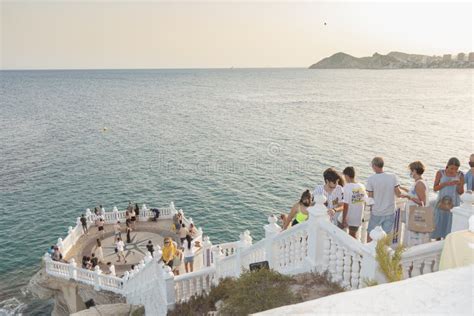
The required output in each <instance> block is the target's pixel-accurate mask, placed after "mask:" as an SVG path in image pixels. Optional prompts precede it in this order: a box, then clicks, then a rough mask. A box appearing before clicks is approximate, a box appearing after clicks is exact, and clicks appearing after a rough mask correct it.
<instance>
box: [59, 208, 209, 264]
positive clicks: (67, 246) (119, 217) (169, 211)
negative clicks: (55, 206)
mask: <svg viewBox="0 0 474 316" xmlns="http://www.w3.org/2000/svg"><path fill="white" fill-rule="evenodd" d="M159 210H160V217H159V218H158V220H166V219H172V218H173V216H174V215H175V214H176V213H178V210H176V208H175V207H174V203H173V202H171V203H170V206H169V207H165V208H159ZM125 212H126V211H119V210H118V209H117V207H115V206H114V207H113V210H112V211H111V212H102V213H101V214H100V215H99V216H97V215H95V214H93V213H91V211H90V209H86V211H85V213H84V215H85V217H86V219H87V225H88V227H91V226H92V225H93V224H94V223H95V221H96V220H97V219H98V218H99V217H101V218H102V219H104V221H105V223H106V224H115V223H116V222H117V221H121V222H122V223H124V222H125ZM179 212H182V210H179ZM182 213H183V212H182ZM154 217H155V214H154V213H153V212H152V211H151V210H150V209H148V208H147V207H146V205H145V204H143V205H142V208H141V210H140V214H139V217H138V218H139V220H140V221H148V220H150V219H152V218H154ZM183 222H184V223H185V224H186V225H188V226H189V224H190V223H192V222H193V221H192V218H186V217H185V216H184V213H183ZM197 232H198V233H197V236H196V237H195V240H199V241H202V229H201V228H198V229H197ZM83 234H84V233H83V230H82V224H81V219H80V217H78V218H77V219H76V226H74V228H73V227H72V226H69V228H68V234H67V236H66V237H65V238H64V239H62V238H58V242H57V244H56V245H57V246H58V247H59V250H60V251H61V254H62V255H63V256H64V257H66V256H67V255H68V252H69V250H71V248H72V247H73V246H74V245H75V244H76V242H77V241H78V240H79V238H81V236H82V235H83Z"/></svg>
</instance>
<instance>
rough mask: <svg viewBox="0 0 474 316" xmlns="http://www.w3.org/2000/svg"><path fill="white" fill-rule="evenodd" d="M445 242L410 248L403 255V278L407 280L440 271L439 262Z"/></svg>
mask: <svg viewBox="0 0 474 316" xmlns="http://www.w3.org/2000/svg"><path fill="white" fill-rule="evenodd" d="M443 244H444V240H440V241H435V242H430V243H427V244H422V245H418V246H415V247H411V248H408V249H407V250H406V251H405V252H404V253H403V254H402V267H403V277H404V278H405V279H408V278H411V277H415V276H418V275H422V274H427V273H431V272H436V271H438V270H439V260H440V258H441V251H442V250H443Z"/></svg>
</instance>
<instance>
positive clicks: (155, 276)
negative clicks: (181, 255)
mask: <svg viewBox="0 0 474 316" xmlns="http://www.w3.org/2000/svg"><path fill="white" fill-rule="evenodd" d="M157 258H161V249H160V248H159V249H157V250H156V251H155V258H152V257H151V255H150V253H147V256H146V257H145V259H144V260H142V261H141V262H140V264H139V265H138V266H137V267H136V268H135V270H133V271H130V272H126V273H125V275H124V279H125V280H126V282H125V285H124V289H123V295H124V296H125V297H126V298H127V303H128V304H134V305H143V306H144V307H145V311H146V314H147V315H166V313H167V311H168V309H170V308H173V306H174V304H175V301H176V299H175V296H174V294H175V293H174V279H173V278H174V276H173V273H172V272H171V268H170V267H169V266H167V265H164V264H163V263H162V261H161V259H157Z"/></svg>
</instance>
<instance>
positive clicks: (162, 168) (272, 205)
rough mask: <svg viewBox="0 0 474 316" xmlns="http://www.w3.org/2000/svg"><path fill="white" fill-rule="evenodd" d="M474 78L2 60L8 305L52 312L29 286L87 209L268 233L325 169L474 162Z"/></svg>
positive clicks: (1, 259)
mask: <svg viewBox="0 0 474 316" xmlns="http://www.w3.org/2000/svg"><path fill="white" fill-rule="evenodd" d="M473 92H474V91H473V70H472V69H404V70H348V69H344V70H342V69H341V70H316V69H311V70H310V69H304V68H294V69H166V70H164V69H163V70H151V69H150V70H36V71H0V95H1V97H0V214H1V217H0V253H1V256H0V315H4V314H5V315H13V314H24V315H43V314H48V313H50V312H51V310H52V302H51V301H41V300H38V299H36V298H34V297H33V296H32V295H31V293H29V292H28V291H27V289H26V284H27V283H28V281H29V279H30V278H31V276H32V275H33V274H34V273H35V272H36V271H37V270H38V269H39V267H40V264H41V256H42V255H43V254H44V253H45V251H46V250H47V249H48V247H50V246H51V245H52V244H53V243H55V242H57V239H58V237H64V236H66V233H67V229H68V226H73V225H74V223H75V219H76V217H78V216H79V215H80V214H81V213H83V212H84V210H85V209H86V208H93V207H95V206H98V205H99V204H102V205H103V206H104V207H105V208H106V210H111V209H112V208H113V206H117V207H118V208H120V209H124V208H125V207H126V206H127V205H128V201H133V202H134V203H138V204H139V205H142V204H146V205H147V206H150V207H151V206H153V207H165V206H168V205H169V203H170V202H171V201H173V202H174V203H175V205H176V208H178V209H183V210H184V212H185V214H187V216H189V217H192V218H193V220H194V222H195V223H196V224H197V226H200V227H202V229H203V231H204V234H205V235H208V236H210V239H211V241H212V242H213V243H214V244H217V243H220V242H227V241H234V240H237V239H238V236H239V234H240V233H241V232H242V231H244V230H246V229H248V230H249V231H250V232H251V234H252V236H253V238H254V240H259V239H261V238H262V236H263V234H264V231H263V225H265V224H266V223H267V217H268V216H269V215H270V214H272V213H273V214H278V213H282V212H288V211H289V209H290V207H291V206H292V204H293V203H295V202H296V201H297V200H298V199H299V197H300V195H301V193H302V192H303V191H304V190H305V189H307V188H308V189H313V188H314V186H315V185H317V184H321V183H323V178H322V173H323V171H324V170H325V169H326V168H328V167H334V168H336V169H337V170H339V171H341V170H342V169H343V168H345V167H346V166H354V167H355V168H356V172H357V174H358V177H359V179H360V181H362V182H365V181H366V179H367V177H368V176H369V175H370V174H371V173H372V170H371V168H370V161H371V159H372V158H373V157H374V156H382V157H384V159H385V164H386V170H387V171H390V172H394V173H395V174H397V176H398V177H399V179H400V181H401V183H402V184H404V185H406V186H409V185H411V180H410V178H409V172H408V169H407V165H408V164H409V163H410V162H412V161H415V160H421V161H422V162H423V163H424V164H425V165H426V166H427V171H426V173H425V175H426V177H425V178H426V179H427V180H428V182H429V183H432V181H433V178H434V174H435V172H436V170H438V169H440V168H444V166H445V165H446V162H447V161H448V159H449V158H451V157H458V158H459V159H460V161H461V163H462V168H461V169H462V170H464V171H466V170H467V169H468V164H467V162H468V159H469V155H470V154H471V153H472V152H473V141H472V140H473Z"/></svg>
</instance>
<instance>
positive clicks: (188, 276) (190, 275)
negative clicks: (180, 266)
mask: <svg viewBox="0 0 474 316" xmlns="http://www.w3.org/2000/svg"><path fill="white" fill-rule="evenodd" d="M212 273H216V268H215V267H207V268H202V269H199V270H198V271H193V272H189V273H185V274H180V275H177V276H175V277H174V281H175V282H181V281H187V280H192V279H195V278H199V277H201V276H204V275H209V274H212Z"/></svg>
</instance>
